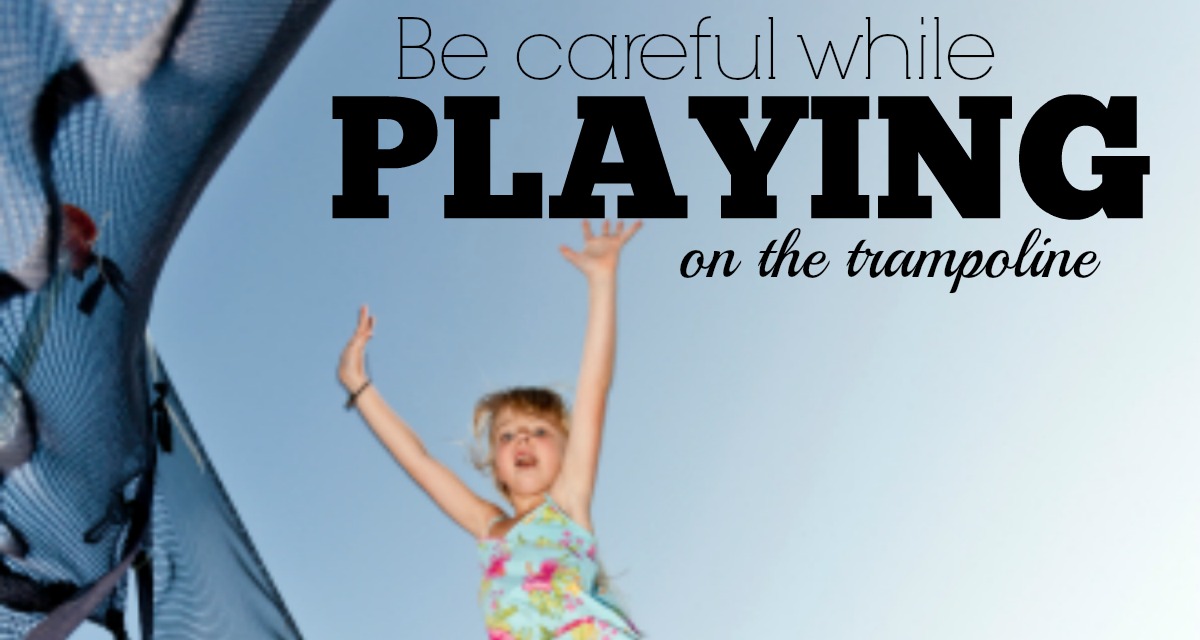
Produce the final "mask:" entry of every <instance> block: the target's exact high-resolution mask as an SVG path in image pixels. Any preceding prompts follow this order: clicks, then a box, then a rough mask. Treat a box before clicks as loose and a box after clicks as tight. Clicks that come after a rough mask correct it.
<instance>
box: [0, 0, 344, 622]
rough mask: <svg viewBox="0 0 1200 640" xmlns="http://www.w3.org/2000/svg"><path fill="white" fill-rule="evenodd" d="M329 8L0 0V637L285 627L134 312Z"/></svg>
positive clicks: (319, 3) (141, 310)
mask: <svg viewBox="0 0 1200 640" xmlns="http://www.w3.org/2000/svg"><path fill="white" fill-rule="evenodd" d="M327 3H328V0H293V1H288V0H254V1H252V2H246V1H245V0H4V1H3V2H0V638H31V639H33V640H49V639H54V638H65V637H67V636H68V635H70V633H71V632H72V631H73V630H75V629H76V628H78V626H79V625H80V624H82V623H83V622H84V621H85V620H91V621H93V622H96V623H98V624H100V625H103V626H104V627H106V628H107V629H109V630H110V631H111V632H112V634H113V636H114V637H115V638H124V637H128V633H127V630H128V629H131V628H133V627H134V625H135V624H136V626H137V627H138V628H139V629H140V635H141V637H143V638H163V639H168V638H171V639H174V638H178V639H191V638H196V639H199V638H205V639H214V638H298V637H300V634H299V631H298V630H297V628H296V626H295V624H294V622H293V621H292V619H291V617H290V616H289V614H288V612H287V609H286V608H285V606H284V604H283V601H282V599H281V598H280V596H279V593H278V592H277V591H276V589H275V588H274V586H273V585H272V583H271V580H270V577H269V575H268V574H267V571H266V569H265V567H264V566H263V565H262V562H261V561H260V559H259V557H258V555H257V553H256V552H255V550H254V547H253V545H252V543H251V541H250V538H249V536H248V535H247V532H246V531H245V529H244V528H243V526H242V524H241V522H240V520H239V519H238V516H237V514H236V512H235V511H234V509H233V506H232V503H231V502H230V501H229V499H228V497H227V496H226V494H225V492H224V489H223V488H222V486H221V483H220V480H219V478H218V477H217V475H216V473H215V472H214V470H213V468H212V466H211V465H210V464H209V461H208V459H207V458H206V456H205V454H204V450H203V448H202V447H201V444H200V439H199V438H198V437H197V435H196V433H195V431H194V430H193V428H192V426H191V424H190V423H189V422H188V419H187V415H186V413H185V412H184V410H183V406H182V404H181V403H180V399H179V396H178V394H177V393H176V390H175V389H174V387H173V386H172V385H171V381H170V379H169V378H168V377H167V374H166V372H165V371H164V369H163V366H162V363H161V362H160V361H159V359H158V357H157V355H156V354H155V352H154V349H153V347H152V345H150V343H149V341H148V339H147V338H146V321H147V318H148V315H149V308H150V302H151V297H152V294H153V291H154V286H155V283H156V282H157V279H158V275H159V273H160V271H161V268H162V265H163V261H164V260H165V258H166V254H167V252H168V250H169V249H170V247H171V245H172V243H173V242H174V239H175V237H176V235H177V234H178V232H179V229H180V227H181V226H182V225H183V222H184V219H185V218H186V216H187V214H188V212H189V211H190V210H191V208H192V206H193V205H194V203H195V201H196V199H197V197H198V196H199V194H200V192H201V190H202V189H203V187H204V185H205V184H206V183H207V181H208V180H209V178H210V177H211V176H212V174H213V172H214V171H215V170H216V167H217V165H218V164H219V163H220V161H221V159H222V158H223V157H224V156H225V154H226V152H227V151H228V150H229V148H230V146H231V145H232V144H233V142H234V140H235V139H236V138H237V136H238V134H239V133H240V132H241V131H242V129H243V128H244V126H245V124H246V122H247V120H248V119H249V117H250V115H251V114H252V113H253V111H254V110H255V108H256V107H257V106H258V105H259V103H260V102H261V100H262V98H263V96H264V95H265V94H266V92H267V90H268V89H269V87H270V86H271V84H272V83H273V82H274V81H275V79H276V78H277V77H278V76H279V74H280V72H281V71H282V69H283V67H284V66H285V65H286V63H287V62H288V60H290V59H291V57H292V55H293V54H294V52H295V50H296V48H297V47H298V46H299V44H300V42H301V41H302V40H303V39H304V37H305V36H306V35H307V34H308V32H309V31H310V30H311V28H312V26H313V25H314V24H315V22H316V20H317V19H318V17H319V16H320V14H321V12H322V11H323V10H324V8H325V6H326V4H327ZM130 589H132V590H134V592H135V596H136V597H137V598H138V600H137V602H138V610H139V613H140V615H139V620H137V621H136V623H134V622H132V621H130V620H127V617H126V612H125V603H126V602H127V601H128V597H127V596H128V595H129V590H130Z"/></svg>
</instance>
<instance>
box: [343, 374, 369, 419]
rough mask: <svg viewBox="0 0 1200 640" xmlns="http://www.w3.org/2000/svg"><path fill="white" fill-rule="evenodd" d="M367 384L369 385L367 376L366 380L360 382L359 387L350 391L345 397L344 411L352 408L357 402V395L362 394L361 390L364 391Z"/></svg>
mask: <svg viewBox="0 0 1200 640" xmlns="http://www.w3.org/2000/svg"><path fill="white" fill-rule="evenodd" d="M369 386H371V380H370V379H369V378H368V379H367V381H366V382H364V383H362V386H361V387H359V388H358V389H357V390H356V391H352V392H351V393H350V397H349V398H346V411H349V410H351V409H353V408H354V405H355V404H356V403H357V402H358V396H360V395H362V392H364V391H366V390H367V387H369Z"/></svg>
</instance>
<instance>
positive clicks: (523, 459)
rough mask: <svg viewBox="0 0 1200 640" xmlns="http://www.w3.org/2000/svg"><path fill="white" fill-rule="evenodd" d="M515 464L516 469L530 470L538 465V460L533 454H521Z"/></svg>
mask: <svg viewBox="0 0 1200 640" xmlns="http://www.w3.org/2000/svg"><path fill="white" fill-rule="evenodd" d="M514 464H515V465H516V467H517V468H518V469H529V468H531V467H534V466H536V465H537V459H536V458H534V457H533V456H532V455H531V454H528V453H520V454H517V458H516V460H515V462H514Z"/></svg>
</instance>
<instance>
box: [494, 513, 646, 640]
mask: <svg viewBox="0 0 1200 640" xmlns="http://www.w3.org/2000/svg"><path fill="white" fill-rule="evenodd" d="M479 559H480V562H481V563H482V565H483V584H482V585H481V586H480V588H479V600H480V603H481V604H482V605H483V615H484V624H485V626H486V627H487V632H488V640H550V639H552V638H565V639H569V640H629V639H637V638H640V637H641V635H640V634H639V633H638V631H637V628H636V627H634V626H633V623H632V622H630V621H629V620H627V619H626V618H625V615H624V614H623V613H621V611H620V610H619V609H617V608H616V607H615V606H614V605H613V604H612V603H610V602H608V601H607V600H605V599H604V597H603V596H602V595H601V594H600V593H599V592H598V589H597V586H596V576H597V574H598V572H599V565H598V564H597V563H596V541H595V538H594V537H593V536H592V534H591V533H590V532H589V531H588V530H586V529H584V528H583V527H582V526H580V525H579V524H578V523H576V522H575V521H573V520H571V518H569V517H567V514H566V513H564V512H563V511H562V509H560V508H559V506H558V505H557V504H555V503H554V501H553V500H551V499H550V496H546V500H545V502H543V503H542V504H541V505H540V506H538V507H537V508H536V509H534V510H533V511H530V512H529V513H528V514H526V515H525V517H524V518H523V519H522V520H521V521H520V522H518V523H517V524H516V525H515V526H514V527H513V528H512V529H510V530H509V532H508V533H507V534H506V535H505V536H504V537H502V538H484V539H482V540H480V541H479Z"/></svg>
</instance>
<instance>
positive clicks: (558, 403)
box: [471, 387, 571, 501]
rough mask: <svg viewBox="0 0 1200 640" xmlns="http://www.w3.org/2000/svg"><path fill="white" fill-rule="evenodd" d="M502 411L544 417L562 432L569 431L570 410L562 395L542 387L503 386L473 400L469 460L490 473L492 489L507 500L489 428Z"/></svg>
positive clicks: (506, 490) (508, 497)
mask: <svg viewBox="0 0 1200 640" xmlns="http://www.w3.org/2000/svg"><path fill="white" fill-rule="evenodd" d="M504 411H516V412H518V413H525V414H529V415H533V416H537V417H539V418H542V419H544V420H547V421H549V422H550V423H551V424H553V425H554V426H555V427H557V428H558V429H559V430H560V431H562V432H563V435H570V433H571V427H570V411H569V410H568V409H567V403H566V401H564V400H563V398H562V396H561V395H559V394H558V392H556V391H554V390H553V389H549V388H546V387H512V388H509V389H503V390H501V391H496V392H494V393H489V394H488V395H486V396H484V397H482V398H480V399H479V402H476V403H475V418H474V420H473V422H472V428H471V433H472V435H473V436H474V445H473V446H472V447H471V463H472V464H474V465H475V468H476V469H479V470H480V471H482V472H484V473H486V474H488V475H490V476H492V482H493V483H495V486H496V490H497V491H499V492H500V495H502V496H504V499H505V500H509V501H511V497H510V496H509V494H508V488H507V487H505V486H504V484H503V483H502V482H500V479H499V478H497V477H496V474H495V472H494V469H493V464H494V463H495V461H496V457H495V453H494V451H493V448H492V447H493V442H492V435H493V434H492V428H493V427H494V426H495V422H496V417H497V416H499V415H500V413H501V412H504Z"/></svg>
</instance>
